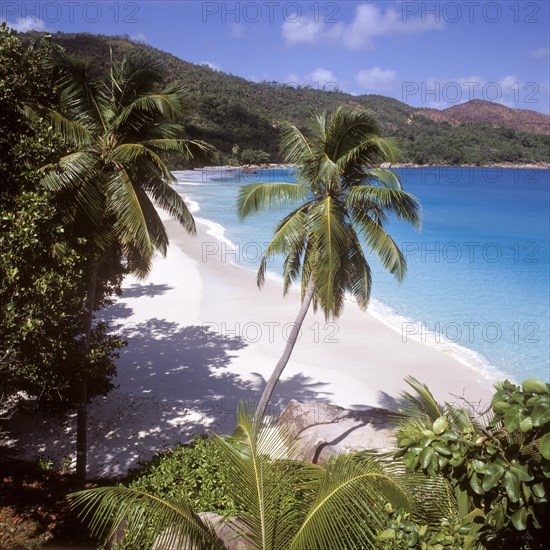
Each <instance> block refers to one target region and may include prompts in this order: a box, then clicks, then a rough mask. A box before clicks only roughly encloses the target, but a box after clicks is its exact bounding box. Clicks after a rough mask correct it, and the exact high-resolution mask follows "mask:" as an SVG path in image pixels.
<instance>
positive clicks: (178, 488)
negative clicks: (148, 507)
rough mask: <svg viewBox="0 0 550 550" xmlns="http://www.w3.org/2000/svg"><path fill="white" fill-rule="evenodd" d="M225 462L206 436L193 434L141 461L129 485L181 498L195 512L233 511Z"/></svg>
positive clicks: (164, 495) (230, 513)
mask: <svg viewBox="0 0 550 550" xmlns="http://www.w3.org/2000/svg"><path fill="white" fill-rule="evenodd" d="M227 472H228V468H227V464H226V463H225V461H224V457H223V453H221V451H220V448H219V446H217V445H216V444H215V442H214V441H213V440H212V439H211V438H210V437H208V436H205V435H202V436H195V437H194V438H193V439H192V440H191V442H190V443H187V444H185V445H182V444H178V445H176V446H175V447H174V448H173V449H169V450H166V451H164V452H163V453H160V454H158V455H156V456H155V457H153V458H152V459H151V460H149V461H147V462H143V463H142V464H140V466H139V467H138V468H136V469H135V470H132V471H131V472H130V473H129V474H128V479H127V481H129V482H130V483H129V487H131V488H133V489H140V490H142V491H145V492H147V493H150V494H152V495H155V496H159V497H163V498H166V497H176V498H184V499H185V500H186V501H187V502H189V504H190V505H191V506H192V508H193V510H195V511H196V512H217V513H219V514H223V515H235V513H236V512H237V511H238V509H237V506H236V504H235V502H234V501H233V500H232V499H231V498H229V496H228V494H229V492H228V491H227V483H228V479H227Z"/></svg>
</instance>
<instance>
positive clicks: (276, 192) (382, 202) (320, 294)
mask: <svg viewBox="0 0 550 550" xmlns="http://www.w3.org/2000/svg"><path fill="white" fill-rule="evenodd" d="M394 150H395V148H394V145H393V143H392V142H391V140H389V139H383V138H381V137H380V136H379V128H378V125H377V123H376V120H375V118H374V114H373V113H372V111H370V110H368V109H359V108H356V109H352V108H349V107H340V108H338V109H337V110H336V111H335V112H334V113H333V114H332V116H330V117H327V115H326V114H325V113H323V114H320V115H317V116H316V117H315V118H314V124H313V127H312V134H311V136H310V137H306V136H304V135H303V134H302V132H301V131H300V130H299V129H298V128H296V127H295V126H287V127H286V128H285V129H284V130H283V132H282V137H281V151H282V153H283V155H284V158H285V161H286V162H289V163H293V164H296V165H298V168H297V173H296V179H297V184H293V183H256V184H250V185H246V186H243V187H242V188H241V190H240V193H239V196H238V202H237V206H238V213H239V216H240V218H241V219H244V218H246V217H247V216H249V215H251V214H253V213H255V212H258V211H260V210H263V209H266V208H269V207H271V206H273V205H280V204H292V203H294V204H296V203H298V206H297V208H295V209H294V210H292V211H291V212H290V213H289V214H288V215H287V216H285V217H284V218H283V219H282V220H281V221H280V222H279V223H278V225H277V227H276V230H275V234H274V236H273V239H272V241H271V243H270V244H269V246H268V247H267V249H266V251H265V253H264V255H263V257H262V260H261V263H260V268H259V270H258V275H257V283H258V286H259V287H260V288H261V287H262V285H263V284H264V280H265V271H266V266H267V262H268V260H269V259H270V258H271V257H273V256H274V255H278V254H281V255H283V256H284V273H283V275H284V287H283V291H284V293H285V294H286V293H287V292H288V289H289V288H290V286H291V285H292V283H294V282H296V281H298V280H300V282H301V299H302V305H301V307H300V310H299V311H298V315H297V317H296V321H295V323H294V325H293V328H292V331H291V333H290V336H289V338H288V340H287V343H286V346H285V349H284V351H283V354H282V356H281V359H280V360H279V362H278V363H277V365H276V367H275V370H274V371H273V373H272V375H271V377H270V379H269V381H268V382H267V385H266V387H265V389H264V392H263V394H262V397H261V399H260V403H259V405H258V409H257V419H258V420H260V419H261V418H262V417H263V415H264V414H265V411H266V408H267V404H268V402H269V399H270V397H271V395H272V393H273V391H274V389H275V385H276V384H277V381H278V380H279V378H280V377H281V374H282V372H283V370H284V368H285V366H286V364H287V363H288V360H289V358H290V355H291V353H292V350H293V348H294V345H295V343H296V339H297V337H298V334H299V332H300V328H301V325H302V323H303V321H304V318H305V316H306V313H307V311H308V309H309V307H310V304H311V303H312V302H313V308H314V310H316V309H317V308H318V307H320V308H321V309H322V311H323V312H324V314H325V317H326V318H336V317H338V316H339V315H340V313H341V311H342V308H343V306H344V299H345V296H346V293H347V292H349V293H351V295H352V296H353V298H354V299H355V301H356V303H357V305H358V306H359V307H360V308H361V309H363V310H364V309H366V308H367V305H368V303H369V297H370V291H371V270H370V267H369V264H368V261H367V259H366V257H365V252H364V247H366V249H368V250H370V251H372V252H374V254H375V255H376V256H377V257H378V258H379V260H380V261H381V263H382V265H383V266H384V268H385V269H387V270H388V271H389V272H390V273H392V274H393V275H395V277H396V278H397V279H398V280H399V281H401V280H402V279H403V276H404V275H405V271H406V262H405V258H404V256H403V254H402V253H401V251H400V250H399V247H398V246H397V244H396V243H395V242H394V241H393V239H392V238H391V237H390V236H389V235H388V233H387V232H386V231H385V229H384V223H385V222H386V221H387V219H388V213H391V214H394V215H395V216H397V218H398V219H401V220H404V221H406V222H410V223H412V224H413V225H415V226H416V227H420V206H419V203H418V201H417V199H416V198H415V197H414V196H412V195H410V194H409V193H406V192H404V191H403V189H402V187H401V183H400V181H399V178H398V177H397V176H396V175H395V173H393V172H391V171H389V170H384V169H380V168H373V166H379V165H380V164H381V163H382V162H385V161H388V160H392V159H393V155H394Z"/></svg>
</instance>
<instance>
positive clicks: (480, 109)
mask: <svg viewBox="0 0 550 550" xmlns="http://www.w3.org/2000/svg"><path fill="white" fill-rule="evenodd" d="M417 114H421V115H423V116H425V117H428V118H429V119H431V120H434V121H435V122H448V123H449V124H451V125H452V126H459V125H461V124H466V123H476V124H487V125H491V126H503V127H507V128H513V129H514V130H518V131H520V132H527V133H532V134H541V135H545V136H548V135H550V117H549V116H548V115H543V114H541V113H537V112H535V111H528V110H526V109H510V108H509V107H505V106H504V105H499V104H498V103H492V102H490V101H483V100H481V99H474V100H472V101H468V102H467V103H462V104H460V105H453V106H452V107H449V108H448V109H443V110H441V111H439V110H436V109H421V110H418V111H417Z"/></svg>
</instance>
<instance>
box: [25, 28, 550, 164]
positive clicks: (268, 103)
mask: <svg viewBox="0 0 550 550" xmlns="http://www.w3.org/2000/svg"><path fill="white" fill-rule="evenodd" d="M21 36H22V38H23V39H24V40H30V39H31V38H37V37H39V36H41V34H40V33H35V32H31V33H26V34H25V35H21ZM52 39H53V40H54V41H55V42H56V43H58V44H60V45H61V46H63V47H64V48H66V49H67V50H68V51H70V52H72V53H73V54H75V55H77V56H79V57H82V58H84V59H86V60H88V61H89V62H90V63H91V65H92V67H93V68H94V69H95V70H96V71H97V73H98V75H99V74H100V73H101V72H102V70H103V68H104V67H105V66H106V65H107V63H108V60H109V49H110V48H112V50H113V53H114V55H115V57H120V56H121V55H123V54H126V53H128V52H130V51H133V50H142V51H146V52H148V53H150V54H152V55H154V56H156V57H158V58H160V59H162V60H163V62H164V64H165V65H166V69H167V71H166V72H167V78H168V79H174V80H181V81H182V82H184V83H185V85H186V86H187V88H188V90H189V113H188V116H187V117H186V118H185V121H183V122H184V123H185V128H186V131H187V133H188V135H189V136H190V137H193V138H199V139H204V140H206V141H208V142H209V143H211V144H212V145H214V146H215V147H216V148H218V149H219V150H220V152H221V153H222V154H223V155H224V156H227V155H229V154H230V152H231V148H232V146H233V145H234V144H237V145H239V147H240V148H241V150H243V149H247V148H251V149H262V150H264V151H267V152H268V153H270V155H271V160H272V161H277V160H278V139H279V129H280V127H281V125H282V124H283V123H285V122H290V123H292V124H296V125H297V126H299V127H301V128H307V124H308V119H309V118H310V116H311V114H312V113H315V112H318V111H321V110H328V111H330V110H332V109H334V108H335V107H336V106H338V105H341V104H349V105H358V106H366V107H370V108H371V109H372V110H373V111H375V112H376V114H377V116H378V118H379V121H380V124H381V129H382V132H383V134H384V135H386V136H395V137H396V138H399V143H400V148H401V156H400V159H399V160H400V161H401V162H412V163H416V164H490V163H494V162H511V163H541V162H547V161H548V159H549V158H550V137H549V136H548V132H547V131H545V130H544V129H545V128H546V129H547V127H548V124H549V121H550V117H547V116H545V115H541V114H538V113H534V112H532V111H525V110H514V109H509V108H507V107H503V106H501V105H496V104H492V103H489V102H478V101H471V102H469V103H466V104H464V105H457V106H454V107H451V108H450V109H446V110H444V111H436V110H433V109H417V108H414V107H411V106H409V105H407V104H405V103H402V102H401V101H398V100H396V99H392V98H389V97H384V96H381V95H361V96H353V95H350V94H346V93H343V92H340V91H337V90H336V91H334V90H330V91H329V90H327V91H324V90H318V89H314V88H311V87H308V86H299V87H294V86H290V85H286V84H280V83H277V82H261V83H256V82H250V81H248V80H246V79H244V78H241V77H238V76H235V75H231V74H227V73H224V72H222V71H215V70H213V69H211V68H210V67H208V66H206V65H195V64H192V63H189V62H187V61H184V60H182V59H179V58H177V57H175V56H173V55H171V54H169V53H166V52H162V51H160V50H157V49H155V48H152V47H151V46H148V45H146V44H141V43H136V42H132V41H131V40H129V39H128V38H126V37H116V36H102V35H92V34H63V33H57V34H54V35H53V36H52ZM480 103H481V104H480ZM541 129H542V130H541Z"/></svg>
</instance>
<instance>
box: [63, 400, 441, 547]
mask: <svg viewBox="0 0 550 550" xmlns="http://www.w3.org/2000/svg"><path fill="white" fill-rule="evenodd" d="M257 426H258V425H257V424H255V423H254V422H253V421H252V420H251V419H250V416H249V414H248V412H247V408H246V407H245V406H244V405H243V404H241V405H240V408H239V411H238V418H237V430H236V432H235V435H234V436H233V437H230V438H224V437H219V436H216V441H217V443H218V444H219V446H220V450H221V451H222V455H223V457H224V460H223V461H222V463H223V464H224V476H225V479H226V480H227V483H226V485H225V487H224V488H225V489H226V490H227V491H228V492H229V493H230V496H231V499H233V500H234V502H236V503H237V507H238V509H239V510H241V512H240V514H239V521H238V523H237V522H234V523H233V522H232V521H229V520H228V525H229V526H230V527H231V528H232V529H234V531H235V536H241V537H244V538H245V539H246V540H247V542H248V544H247V545H246V547H247V548H258V549H265V550H268V549H271V550H283V549H284V550H288V549H295V550H299V549H300V550H305V549H310V548H333V549H335V550H337V549H342V550H344V549H346V548H357V547H359V546H358V544H359V543H360V544H361V545H362V546H361V547H365V548H373V549H374V548H377V547H378V541H377V534H378V533H379V532H380V531H381V530H382V529H384V528H385V527H387V515H386V513H385V507H386V505H387V504H388V503H390V504H391V505H392V507H394V508H395V509H401V510H410V511H414V510H416V507H417V505H418V503H417V502H416V501H415V497H414V494H415V492H416V491H418V489H419V487H420V488H424V489H425V490H426V493H427V492H428V491H431V494H432V496H433V495H434V490H433V488H437V487H438V486H437V485H435V484H434V483H432V482H430V481H426V480H425V478H424V476H421V475H418V476H414V480H413V479H412V478H411V476H410V474H407V473H405V470H404V468H403V465H402V464H399V465H397V466H396V464H395V462H394V461H391V460H378V459H377V458H376V457H375V456H373V455H372V454H368V453H363V454H356V455H353V454H344V455H341V456H339V457H337V458H335V459H334V460H332V461H329V462H328V463H327V464H326V465H325V466H318V465H315V464H311V463H307V462H301V461H298V460H295V459H293V455H294V447H293V444H292V441H291V438H290V434H289V433H287V432H285V428H284V427H282V426H281V425H279V426H276V425H275V424H274V423H273V422H272V420H271V419H267V420H265V421H264V423H263V424H262V425H261V427H260V428H259V430H258V431H256V430H257ZM70 498H71V501H72V504H73V506H74V507H76V508H77V509H78V510H79V511H80V514H81V516H83V517H84V518H85V519H86V520H87V522H88V524H89V526H90V527H91V529H92V532H93V533H95V534H102V535H103V536H106V537H109V536H110V535H112V534H113V533H114V532H115V530H116V529H117V527H118V526H119V525H120V523H121V522H122V521H124V522H125V529H126V532H127V535H128V537H129V540H130V541H131V542H132V544H133V545H134V546H135V547H136V548H137V547H139V548H148V547H151V544H152V541H154V540H155V539H156V538H157V537H159V536H163V537H166V538H171V543H172V544H171V545H170V547H171V548H173V547H174V548H175V547H179V548H190V547H193V548H196V547H199V548H224V547H225V546H224V544H223V543H222V542H221V541H220V540H219V538H218V537H217V535H216V533H215V532H214V528H213V525H211V524H209V523H208V521H205V520H204V519H203V518H201V517H200V516H198V515H197V514H195V513H194V512H193V510H192V509H191V508H190V507H189V505H188V504H186V502H185V501H184V500H183V499H172V498H160V497H157V496H153V495H149V494H147V493H143V492H140V491H136V490H135V489H129V488H125V487H102V488H99V489H91V490H87V491H82V492H80V493H76V494H74V495H71V497H70ZM436 508H437V507H434V509H436ZM445 512H446V510H445V511H444V510H439V509H436V517H437V518H439V517H441V516H442V514H444V513H445ZM189 543H194V544H196V545H197V546H191V544H189Z"/></svg>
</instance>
